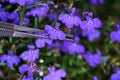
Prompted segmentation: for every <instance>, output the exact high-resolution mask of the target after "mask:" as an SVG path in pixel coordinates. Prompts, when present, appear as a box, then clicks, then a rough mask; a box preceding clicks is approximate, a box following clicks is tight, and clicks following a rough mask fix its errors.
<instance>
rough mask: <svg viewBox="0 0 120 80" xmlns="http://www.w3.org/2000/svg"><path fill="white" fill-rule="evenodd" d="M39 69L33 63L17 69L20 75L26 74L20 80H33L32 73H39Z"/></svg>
mask: <svg viewBox="0 0 120 80" xmlns="http://www.w3.org/2000/svg"><path fill="white" fill-rule="evenodd" d="M39 71H40V69H39V68H38V67H37V65H36V64H35V63H30V64H23V65H21V66H20V67H19V72H20V74H24V73H25V72H27V76H23V77H22V80H34V79H33V73H39Z"/></svg>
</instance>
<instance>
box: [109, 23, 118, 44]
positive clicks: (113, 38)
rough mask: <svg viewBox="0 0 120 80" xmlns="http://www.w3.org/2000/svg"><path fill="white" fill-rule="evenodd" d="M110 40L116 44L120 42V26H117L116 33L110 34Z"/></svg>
mask: <svg viewBox="0 0 120 80" xmlns="http://www.w3.org/2000/svg"><path fill="white" fill-rule="evenodd" d="M110 39H111V40H112V41H114V42H120V24H116V31H112V32H111V33H110Z"/></svg>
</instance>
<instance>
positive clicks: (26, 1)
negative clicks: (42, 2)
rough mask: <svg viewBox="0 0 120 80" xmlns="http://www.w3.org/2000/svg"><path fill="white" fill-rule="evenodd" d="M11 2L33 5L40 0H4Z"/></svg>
mask: <svg viewBox="0 0 120 80" xmlns="http://www.w3.org/2000/svg"><path fill="white" fill-rule="evenodd" d="M8 1H9V2H10V3H11V4H16V3H18V4H19V5H20V6H24V5H31V4H33V3H34V2H36V1H38V0H4V1H3V2H8Z"/></svg>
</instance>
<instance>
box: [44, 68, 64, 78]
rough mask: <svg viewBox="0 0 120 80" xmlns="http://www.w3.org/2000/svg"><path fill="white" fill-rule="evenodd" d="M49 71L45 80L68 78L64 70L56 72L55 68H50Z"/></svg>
mask: <svg viewBox="0 0 120 80" xmlns="http://www.w3.org/2000/svg"><path fill="white" fill-rule="evenodd" d="M48 71H49V72H50V73H49V74H48V75H46V76H45V77H44V78H43V80H62V78H64V77H65V76H66V72H65V71H64V70H63V69H58V70H55V67H53V66H52V67H49V68H48Z"/></svg>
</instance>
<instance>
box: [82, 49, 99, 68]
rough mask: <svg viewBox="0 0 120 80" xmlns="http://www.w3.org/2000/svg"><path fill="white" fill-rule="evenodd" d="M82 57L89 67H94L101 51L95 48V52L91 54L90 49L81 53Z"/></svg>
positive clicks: (97, 63)
mask: <svg viewBox="0 0 120 80" xmlns="http://www.w3.org/2000/svg"><path fill="white" fill-rule="evenodd" d="M83 57H84V59H85V61H86V62H87V63H88V64H89V65H90V66H91V67H96V66H97V65H99V64H100V57H101V52H100V51H99V50H97V53H95V54H92V52H91V51H87V52H86V53H84V54H83Z"/></svg>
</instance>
